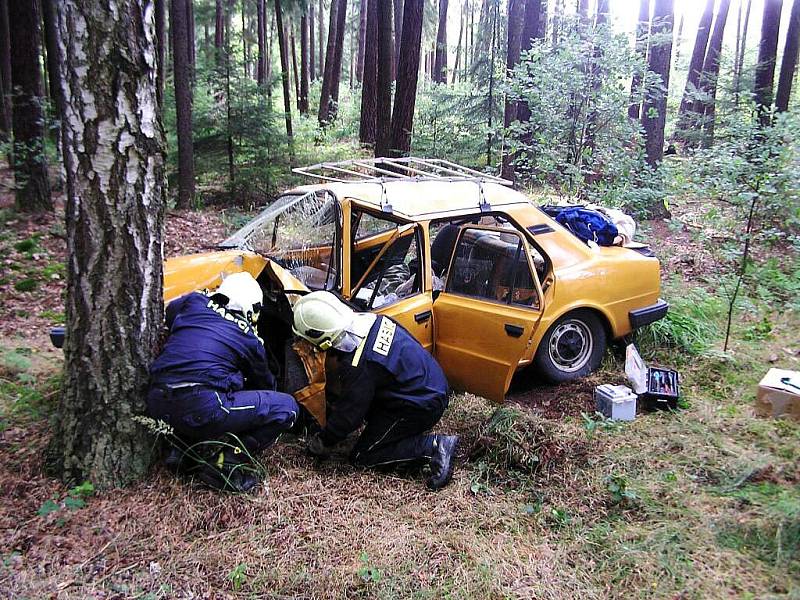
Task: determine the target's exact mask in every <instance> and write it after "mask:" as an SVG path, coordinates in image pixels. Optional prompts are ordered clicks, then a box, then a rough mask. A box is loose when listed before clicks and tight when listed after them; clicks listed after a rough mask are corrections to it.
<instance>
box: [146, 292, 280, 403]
mask: <svg viewBox="0 0 800 600" xmlns="http://www.w3.org/2000/svg"><path fill="white" fill-rule="evenodd" d="M166 313H167V314H166V321H167V327H169V338H167V342H166V344H164V349H163V350H162V351H161V354H160V355H159V356H158V358H156V360H155V362H153V364H152V365H151V366H150V384H151V385H166V384H177V383H200V384H203V385H206V386H209V387H212V388H214V389H217V390H220V391H227V392H234V391H238V390H241V389H243V388H244V387H245V382H246V385H247V387H248V388H249V389H260V390H274V389H275V377H274V376H273V374H272V373H271V372H270V370H269V366H268V363H267V355H266V352H265V350H264V344H263V343H262V342H261V340H260V339H259V338H258V337H257V335H256V332H255V330H254V328H253V326H252V325H251V324H250V323H249V322H248V321H247V320H246V319H245V318H243V317H242V316H241V314H239V313H237V312H231V311H228V310H226V309H225V307H224V306H221V305H220V304H219V303H218V302H217V299H216V298H215V297H214V296H210V297H209V296H206V295H204V294H201V293H199V292H192V293H191V294H187V295H185V296H181V297H180V298H178V299H176V300H173V301H172V302H170V304H169V305H168V306H167V310H166Z"/></svg>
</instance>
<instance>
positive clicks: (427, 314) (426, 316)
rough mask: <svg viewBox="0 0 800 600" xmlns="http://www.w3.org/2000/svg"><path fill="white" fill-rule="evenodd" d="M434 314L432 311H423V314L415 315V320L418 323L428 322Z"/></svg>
mask: <svg viewBox="0 0 800 600" xmlns="http://www.w3.org/2000/svg"><path fill="white" fill-rule="evenodd" d="M432 314H433V313H432V312H431V311H429V310H426V311H423V312H421V313H417V314H415V315H414V320H415V321H416V322H417V323H422V322H423V321H427V320H428V319H430V318H431V315H432Z"/></svg>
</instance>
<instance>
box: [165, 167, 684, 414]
mask: <svg viewBox="0 0 800 600" xmlns="http://www.w3.org/2000/svg"><path fill="white" fill-rule="evenodd" d="M296 171H297V172H299V173H301V174H305V175H309V176H312V177H316V178H318V179H319V180H320V182H319V183H315V184H313V185H304V186H300V187H297V188H295V189H292V190H289V191H288V192H286V193H285V194H283V195H282V196H281V197H280V198H278V199H277V200H276V201H275V202H273V203H272V204H271V205H269V206H268V207H267V208H266V209H265V210H264V211H263V212H262V213H261V214H260V215H258V216H257V217H256V218H255V219H253V220H252V221H251V222H250V223H248V224H247V225H246V226H245V227H243V228H242V229H241V230H240V231H238V232H237V233H235V234H234V235H233V236H231V237H230V238H229V239H227V240H225V241H224V242H223V243H222V244H220V247H219V250H218V251H216V252H208V253H202V254H195V255H191V256H184V257H178V258H173V259H170V260H168V261H166V268H165V300H167V301H169V300H171V299H173V298H175V297H177V296H180V295H182V294H184V293H186V292H189V291H192V290H195V289H198V288H214V287H216V285H218V284H219V282H220V281H221V277H222V275H223V274H224V273H231V272H236V271H242V270H245V271H249V272H250V273H252V274H253V275H254V276H256V277H257V278H258V280H259V282H260V283H261V284H262V287H263V288H264V289H265V294H266V297H267V309H266V310H265V311H263V313H264V314H263V315H262V323H261V324H260V328H261V330H262V331H261V332H262V334H263V336H262V337H264V339H265V340H266V341H267V345H268V346H269V349H270V352H271V353H272V354H273V356H275V358H276V362H277V363H279V364H280V363H281V362H282V361H283V360H284V359H285V355H286V353H285V348H286V345H287V343H290V340H291V329H290V326H289V322H290V321H289V319H290V318H291V313H290V310H291V308H290V301H287V299H286V298H287V297H290V296H292V294H291V292H292V291H297V292H303V291H305V290H307V289H311V290H317V289H326V290H330V291H333V292H336V293H337V294H339V295H341V296H342V297H343V298H344V299H346V300H348V301H349V302H350V303H351V304H352V305H354V306H355V307H357V308H358V309H360V310H371V311H374V312H377V313H380V314H385V315H387V316H390V317H392V318H393V319H395V320H396V321H397V322H399V323H400V324H402V325H403V326H404V327H405V328H406V329H407V330H408V331H409V332H410V333H411V334H412V335H413V336H414V337H416V338H417V339H418V340H419V341H420V343H421V344H422V345H423V346H425V348H427V349H428V350H429V351H430V352H432V353H433V354H434V355H435V356H436V358H437V360H438V361H439V363H440V364H441V365H442V367H443V369H444V371H445V373H446V374H447V378H448V380H449V382H450V385H451V386H452V387H454V388H455V389H460V390H466V391H470V392H473V393H475V394H478V395H481V396H484V397H486V398H490V399H492V400H496V401H502V400H503V398H504V396H505V393H506V391H507V390H508V387H509V384H510V382H511V378H512V376H513V375H514V373H515V372H516V371H518V370H519V369H522V368H524V367H528V366H531V367H532V368H535V369H537V370H538V371H539V372H540V373H541V375H542V376H543V377H544V378H546V379H548V380H550V381H554V382H559V381H566V380H570V379H574V378H577V377H581V376H583V375H586V374H587V373H589V372H591V371H592V370H594V369H596V368H597V366H598V365H599V364H600V361H601V359H602V357H603V354H604V352H605V350H606V345H607V343H608V342H609V341H610V340H613V339H617V338H621V337H623V336H625V335H626V334H629V333H630V332H631V331H632V330H633V329H635V328H637V327H641V326H643V325H646V324H648V323H652V322H653V321H655V320H657V319H660V318H661V317H663V316H664V315H665V314H666V311H667V308H668V307H667V304H666V303H665V302H664V301H662V300H660V299H659V283H660V278H659V262H658V260H657V259H656V258H654V257H653V256H652V253H650V252H649V250H647V249H646V248H642V247H639V248H637V249H632V248H628V247H622V246H610V247H599V246H596V245H587V244H586V243H584V242H583V241H581V240H580V239H578V238H577V237H576V236H574V235H573V234H572V233H571V232H570V231H568V230H567V229H565V228H563V227H562V226H561V225H559V224H558V223H557V222H556V221H555V220H553V219H552V218H550V216H548V215H547V214H546V213H545V212H543V211H542V210H541V209H540V208H538V207H537V206H536V205H535V204H533V203H532V202H531V201H530V200H529V199H528V198H527V197H526V196H524V195H523V194H521V193H520V192H517V191H515V190H513V189H512V188H511V187H510V186H509V185H508V184H509V183H510V182H506V181H504V180H502V179H499V178H497V177H492V176H489V175H486V174H483V173H479V172H476V171H473V170H470V169H467V168H464V167H461V166H458V165H455V164H453V163H450V162H448V161H443V160H431V159H418V158H406V159H375V160H350V161H344V162H340V163H325V164H320V165H314V166H312V167H306V168H302V169H297V170H296ZM303 360H304V364H305V366H306V370H307V371H308V370H309V368H311V367H310V366H309V365H312V363H313V361H314V359H313V357H312V356H310V355H308V352H305V353H304V356H303ZM317 364H318V365H319V364H321V362H318V363H317ZM314 368H318V367H314ZM309 375H310V378H312V379H313V378H314V377H316V378H317V383H319V381H320V379H319V378H320V377H322V378H324V373H323V374H322V375H321V376H319V375H317V374H314V373H309ZM321 381H322V382H323V383H322V385H324V379H322V380H321ZM318 391H319V386H317V389H316V392H318ZM309 393H312V392H309Z"/></svg>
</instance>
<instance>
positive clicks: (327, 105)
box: [317, 0, 339, 127]
mask: <svg viewBox="0 0 800 600" xmlns="http://www.w3.org/2000/svg"><path fill="white" fill-rule="evenodd" d="M338 8H339V0H331V10H330V19H329V21H328V43H327V45H326V46H327V47H326V49H325V70H324V71H323V75H322V89H321V91H320V97H319V113H318V115H317V119H318V121H319V124H320V126H321V127H325V126H326V125H327V124H328V123H329V122H330V121H331V120H332V119H331V116H330V114H331V87H332V83H333V69H332V67H333V63H334V55H335V54H336V48H335V46H336V24H337V22H338V20H337V18H336V13H337V11H338ZM337 77H338V75H337Z"/></svg>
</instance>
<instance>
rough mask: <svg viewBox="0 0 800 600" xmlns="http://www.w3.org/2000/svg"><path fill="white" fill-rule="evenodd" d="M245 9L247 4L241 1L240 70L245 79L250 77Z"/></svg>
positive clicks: (243, 0)
mask: <svg viewBox="0 0 800 600" xmlns="http://www.w3.org/2000/svg"><path fill="white" fill-rule="evenodd" d="M246 7H247V2H245V0H242V70H243V71H244V77H245V79H247V78H248V77H250V72H249V69H248V67H249V65H250V48H249V44H248V43H247V15H246V14H245V12H246V11H245V9H246Z"/></svg>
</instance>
